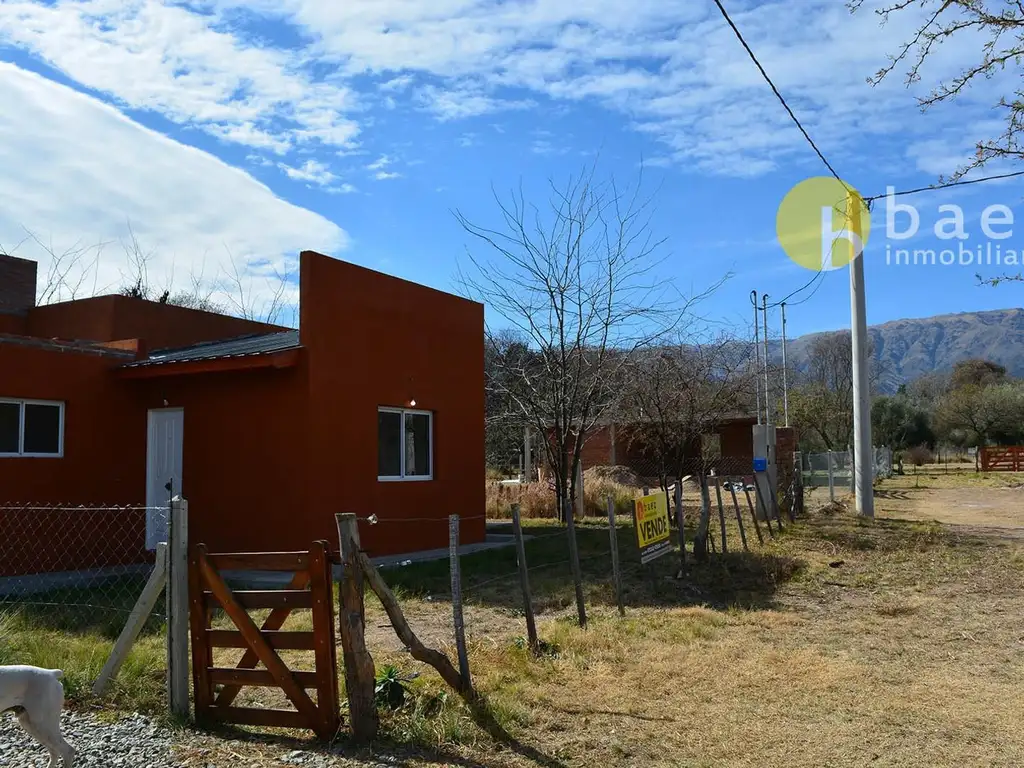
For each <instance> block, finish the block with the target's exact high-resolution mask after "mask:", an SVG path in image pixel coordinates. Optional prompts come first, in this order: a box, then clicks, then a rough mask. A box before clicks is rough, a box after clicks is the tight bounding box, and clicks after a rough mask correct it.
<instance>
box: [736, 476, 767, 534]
mask: <svg viewBox="0 0 1024 768" xmlns="http://www.w3.org/2000/svg"><path fill="white" fill-rule="evenodd" d="M754 491H755V494H754V495H755V496H757V501H758V506H759V507H760V506H762V505H761V489H760V486H758V484H757V478H756V477H755V478H754ZM743 495H744V496H746V497H747V506H748V507H750V515H751V517H753V518H754V525H757V524H758V523H757V510H756V509H755V508H754V502H753V501H751V500H750V491H749V490H748V489H747V486H746V485H745V484H744V486H743ZM764 522H765V525H767V526H768V535H769V536H771V537H772V538H773V539H774V538H775V531H773V530H772V518H771V515H765V517H764Z"/></svg>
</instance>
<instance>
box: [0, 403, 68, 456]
mask: <svg viewBox="0 0 1024 768" xmlns="http://www.w3.org/2000/svg"><path fill="white" fill-rule="evenodd" d="M63 451H64V404H63V403H53V402H46V401H42V400H0V456H61V455H62V454H63Z"/></svg>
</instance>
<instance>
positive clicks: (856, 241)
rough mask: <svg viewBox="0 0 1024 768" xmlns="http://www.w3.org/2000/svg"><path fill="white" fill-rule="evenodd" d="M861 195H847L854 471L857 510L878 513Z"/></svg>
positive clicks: (863, 513)
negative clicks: (874, 475) (869, 376)
mask: <svg viewBox="0 0 1024 768" xmlns="http://www.w3.org/2000/svg"><path fill="white" fill-rule="evenodd" d="M860 206H861V199H860V196H859V195H858V194H857V193H856V192H852V191H851V192H850V193H849V194H848V195H847V215H848V216H849V218H850V233H851V235H852V237H851V238H850V249H851V255H852V256H853V258H852V260H851V261H850V312H851V323H850V330H851V336H852V342H853V453H854V456H853V471H854V473H855V481H854V484H855V493H856V505H857V514H859V515H864V516H865V517H874V516H875V498H874V491H873V489H872V485H873V482H872V481H873V478H872V476H871V475H872V469H873V462H872V461H871V456H870V451H871V392H870V385H869V381H868V365H869V364H870V363H869V361H868V320H867V299H866V296H865V293H864V254H863V252H861V253H858V252H857V251H858V250H862V249H861V245H860V244H861V243H862V242H863V235H862V230H861V220H860Z"/></svg>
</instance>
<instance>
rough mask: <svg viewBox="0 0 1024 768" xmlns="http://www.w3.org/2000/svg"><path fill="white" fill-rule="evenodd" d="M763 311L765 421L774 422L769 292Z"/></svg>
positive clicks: (762, 302) (767, 422)
mask: <svg viewBox="0 0 1024 768" xmlns="http://www.w3.org/2000/svg"><path fill="white" fill-rule="evenodd" d="M761 312H762V314H763V315H764V423H765V424H771V423H772V396H771V394H770V393H771V390H770V389H769V388H768V294H767V293H765V294H762V295H761Z"/></svg>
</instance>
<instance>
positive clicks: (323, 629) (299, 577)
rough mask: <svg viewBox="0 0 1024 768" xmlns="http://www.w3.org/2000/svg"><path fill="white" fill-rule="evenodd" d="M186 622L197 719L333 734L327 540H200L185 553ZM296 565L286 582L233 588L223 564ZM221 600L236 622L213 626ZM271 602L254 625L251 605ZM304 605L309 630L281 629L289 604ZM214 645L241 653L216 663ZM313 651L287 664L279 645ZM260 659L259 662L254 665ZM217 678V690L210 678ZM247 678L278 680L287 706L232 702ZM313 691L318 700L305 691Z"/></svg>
mask: <svg viewBox="0 0 1024 768" xmlns="http://www.w3.org/2000/svg"><path fill="white" fill-rule="evenodd" d="M189 554H190V556H189V623H190V625H191V632H192V677H193V682H194V684H195V711H196V722H197V723H198V724H200V725H210V724H214V723H234V724H238V725H256V726H271V727H282V728H308V729H310V730H312V731H314V732H315V733H316V734H317V736H319V737H320V738H322V739H331V738H333V737H334V736H335V734H336V733H337V730H338V727H339V725H340V716H339V708H338V673H337V652H336V650H335V644H334V638H335V635H334V594H333V591H332V588H331V585H332V579H331V561H330V555H329V549H328V545H327V542H324V541H317V542H313V545H312V546H311V547H310V549H309V551H308V552H254V553H240V554H211V553H208V552H207V551H206V546H205V545H203V544H198V545H196V546H195V547H193V548H192V551H191V552H190V553H189ZM228 570H239V571H277V572H292V573H294V575H293V577H292V579H291V582H290V583H289V584H288V586H287V587H286V588H284V589H267V590H232V589H230V588H229V587H228V586H227V584H226V583H225V582H224V578H223V577H222V576H221V573H222V572H223V571H228ZM217 607H220V608H223V609H224V612H225V613H226V614H227V616H228V617H229V618H230V619H231V621H232V623H233V624H234V627H235V628H234V629H231V630H226V629H213V628H212V627H211V626H210V623H211V618H212V615H213V610H214V609H215V608H217ZM259 609H271V610H270V614H269V615H268V616H267V617H266V619H265V620H264V621H263V624H262V626H257V625H256V623H255V622H254V621H253V619H252V617H251V616H250V615H249V611H250V610H259ZM303 609H305V610H310V611H311V612H312V617H313V629H312V631H282V630H281V627H282V626H284V623H285V620H286V619H287V618H288V616H289V615H290V614H291V612H292V611H294V610H303ZM215 648H239V649H244V650H245V653H244V654H243V655H242V658H241V660H240V661H239V662H238V664H237V665H236V666H234V667H218V666H215V665H214V658H213V650H214V649H215ZM282 650H299V651H312V652H313V654H314V658H315V667H316V669H315V671H312V672H308V671H305V672H303V671H293V670H290V669H289V668H288V666H287V664H286V663H285V662H284V661H283V660H282V659H281V657H280V655H279V654H278V651H282ZM261 663H262V664H263V666H264V667H265V668H264V669H257V668H256V667H257V665H259V664H261ZM216 685H220V686H222V687H221V688H220V690H219V691H216V690H215V688H214V686H216ZM245 686H260V687H269V688H280V689H281V690H282V691H283V692H284V694H285V696H287V697H288V699H289V701H291V703H292V705H293V706H294V707H295V709H294V710H291V709H261V708H255V707H237V706H234V705H233V702H234V700H235V698H236V697H237V696H238V693H239V691H240V690H241V689H242V688H243V687H245ZM309 690H315V691H316V701H315V702H314V701H313V699H312V698H311V697H310V696H309V694H308V693H307V691H309Z"/></svg>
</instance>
